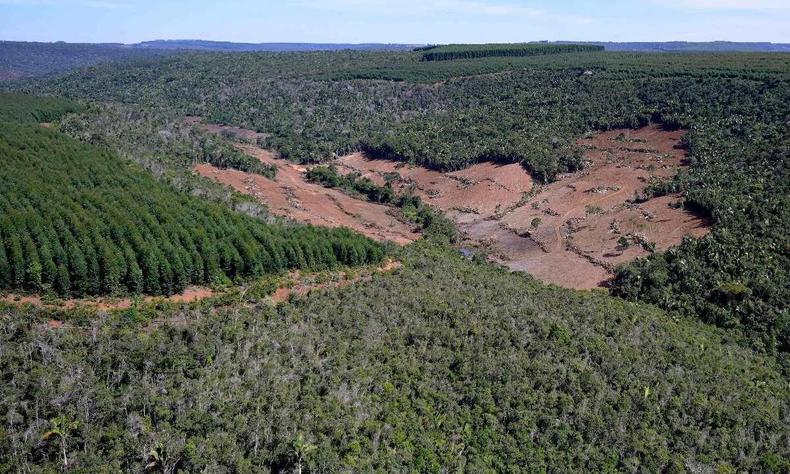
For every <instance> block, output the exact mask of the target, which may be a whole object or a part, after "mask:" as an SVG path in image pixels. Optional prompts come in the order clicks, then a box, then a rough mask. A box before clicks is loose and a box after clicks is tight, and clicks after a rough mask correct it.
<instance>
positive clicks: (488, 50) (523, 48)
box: [417, 44, 603, 61]
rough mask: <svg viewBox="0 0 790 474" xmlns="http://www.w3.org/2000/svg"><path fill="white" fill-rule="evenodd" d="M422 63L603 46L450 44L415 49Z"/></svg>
mask: <svg viewBox="0 0 790 474" xmlns="http://www.w3.org/2000/svg"><path fill="white" fill-rule="evenodd" d="M417 51H422V52H423V54H422V57H421V59H422V60H423V61H449V60H454V59H476V58H491V57H517V56H541V55H546V54H563V53H582V52H591V51H603V46H594V45H582V44H451V45H445V46H430V47H426V48H417Z"/></svg>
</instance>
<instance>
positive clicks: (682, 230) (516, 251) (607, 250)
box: [339, 126, 708, 288]
mask: <svg viewBox="0 0 790 474" xmlns="http://www.w3.org/2000/svg"><path fill="white" fill-rule="evenodd" d="M683 134H684V132H683V131H666V130H663V129H662V128H660V127H659V126H650V127H645V128H642V129H638V130H628V129H626V130H614V131H609V132H605V133H600V134H596V135H594V136H591V137H590V138H585V139H582V140H580V141H579V145H581V146H582V147H584V148H585V150H586V152H585V159H586V160H587V161H588V164H587V166H586V167H585V168H584V169H583V170H582V171H580V172H576V173H571V174H566V175H562V176H560V177H559V179H558V180H556V181H555V182H552V183H550V184H547V185H539V184H536V183H535V182H533V180H532V179H531V178H530V177H529V174H528V173H527V172H526V171H524V169H523V168H522V167H521V166H519V165H518V164H509V165H497V164H494V163H480V164H477V165H474V166H472V167H470V168H467V169H465V170H462V171H458V172H454V173H446V174H445V173H440V172H437V171H431V170H427V169H424V168H421V167H415V166H410V165H404V164H403V163H399V162H391V161H384V160H371V159H367V158H366V157H364V156H363V155H361V154H354V155H350V156H347V157H344V158H342V159H340V160H339V164H340V165H341V167H342V168H341V169H345V170H346V171H347V172H351V171H355V172H359V173H362V174H363V175H364V176H370V177H371V179H373V177H375V176H379V177H382V176H384V175H386V174H388V173H397V174H398V176H399V181H398V182H399V185H400V186H401V188H404V189H405V188H408V187H413V189H414V190H415V191H416V192H417V193H418V194H419V195H420V197H422V198H423V199H424V200H425V201H426V202H428V203H429V204H431V205H432V206H435V207H437V208H439V209H441V210H442V211H444V212H445V213H447V215H448V216H450V217H451V218H452V219H453V220H455V222H456V223H457V225H458V227H459V228H460V229H461V230H462V231H464V232H465V233H466V238H467V240H468V242H469V243H471V244H473V245H475V246H478V247H483V248H485V249H486V250H488V251H489V252H490V254H491V255H492V257H493V259H494V260H496V261H499V262H500V263H502V264H504V265H506V266H508V267H509V268H511V269H513V270H518V271H526V272H528V273H530V274H532V275H533V276H536V277H537V278H539V279H541V280H544V281H546V282H550V283H555V284H557V285H560V286H566V287H570V288H595V287H598V286H601V285H602V284H605V282H606V281H608V280H609V279H610V278H611V277H612V271H613V269H614V267H615V266H616V265H618V264H621V263H624V262H628V261H631V260H634V259H636V258H637V257H641V256H644V255H647V254H649V253H651V252H653V251H655V250H666V249H667V248H669V247H671V246H673V245H677V244H679V243H680V242H681V240H682V239H683V237H684V236H686V235H691V236H695V237H700V236H703V235H705V233H706V232H707V228H708V223H707V222H706V220H705V219H704V218H702V217H700V216H698V215H696V214H694V213H693V212H691V211H689V210H686V209H683V208H682V206H680V205H679V204H680V203H679V201H680V197H679V196H676V195H668V196H663V197H658V198H653V199H647V200H645V201H644V202H640V200H639V199H635V197H636V196H639V195H641V193H642V192H643V191H644V190H645V188H646V187H647V186H648V184H650V183H651V180H666V179H670V178H672V177H673V176H674V175H675V174H676V173H677V172H678V170H679V169H680V168H681V167H683V166H685V151H684V150H683V149H682V148H680V147H679V142H680V139H681V138H682V136H683Z"/></svg>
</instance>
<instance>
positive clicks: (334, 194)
mask: <svg viewBox="0 0 790 474" xmlns="http://www.w3.org/2000/svg"><path fill="white" fill-rule="evenodd" d="M236 146H237V147H238V148H239V149H240V150H242V151H244V152H245V153H247V154H249V155H250V156H253V157H255V158H257V159H259V160H260V161H261V162H263V163H267V164H271V165H273V166H275V167H276V168H277V177H276V180H270V179H268V178H266V177H264V176H261V175H258V174H254V173H245V172H242V171H237V170H233V169H220V168H217V167H214V166H212V165H209V164H201V165H197V166H195V168H194V169H195V171H196V172H197V173H199V174H200V175H202V176H205V177H208V178H211V179H214V180H216V181H218V182H220V183H223V184H225V185H228V186H231V187H232V188H234V189H235V190H236V191H239V192H241V193H244V194H248V195H251V196H254V197H256V198H257V199H258V200H259V201H260V202H261V203H263V204H265V205H266V206H267V207H268V208H269V210H270V212H272V214H275V215H278V216H282V217H288V218H290V219H293V220H295V221H298V222H304V223H308V224H313V225H321V226H327V227H348V228H351V229H353V230H356V231H358V232H360V233H362V234H365V235H367V236H368V237H371V238H373V239H376V240H382V241H384V240H389V241H392V242H395V243H397V244H400V245H405V244H407V243H409V242H411V241H414V240H416V239H417V238H418V237H419V235H418V234H417V233H416V232H415V230H414V229H413V226H411V225H410V224H407V223H404V222H401V221H400V220H398V219H397V218H395V217H394V216H393V215H392V208H391V207H389V206H385V205H381V204H376V203H371V202H367V201H363V200H360V199H355V198H353V197H351V196H349V195H347V194H345V193H344V192H342V191H340V190H337V189H329V188H325V187H323V186H321V185H319V184H315V183H311V182H309V181H307V180H306V179H305V177H304V171H305V170H306V168H305V167H303V166H299V165H296V164H294V163H291V162H288V161H286V160H282V159H278V158H277V157H276V155H275V154H273V153H272V152H269V151H267V150H264V149H262V148H260V147H258V146H257V145H253V144H245V143H238V144H236Z"/></svg>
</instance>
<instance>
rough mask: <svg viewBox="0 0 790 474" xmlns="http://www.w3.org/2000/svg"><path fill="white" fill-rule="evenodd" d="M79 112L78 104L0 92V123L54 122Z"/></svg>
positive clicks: (80, 108)
mask: <svg viewBox="0 0 790 474" xmlns="http://www.w3.org/2000/svg"><path fill="white" fill-rule="evenodd" d="M80 110H82V107H81V106H80V105H79V104H78V103H76V102H74V101H72V100H68V99H64V98H60V97H39V96H34V95H28V94H15V93H9V92H0V123H2V122H18V123H44V122H54V121H56V120H58V119H60V117H62V116H64V115H66V114H67V113H73V112H79V111H80Z"/></svg>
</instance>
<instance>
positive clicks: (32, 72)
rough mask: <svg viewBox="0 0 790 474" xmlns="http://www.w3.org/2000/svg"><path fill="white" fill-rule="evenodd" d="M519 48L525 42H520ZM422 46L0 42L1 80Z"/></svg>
mask: <svg viewBox="0 0 790 474" xmlns="http://www.w3.org/2000/svg"><path fill="white" fill-rule="evenodd" d="M522 44H523V43H522ZM531 44H583V45H592V46H603V47H604V48H605V49H606V50H607V51H645V52H684V51H688V52H691V51H701V52H725V51H743V52H790V44H778V43H735V42H728V41H714V42H707V43H689V42H683V41H674V42H668V43H655V42H632V43H610V42H591V41H588V42H570V41H557V42H552V43H548V42H545V41H544V42H533V43H531ZM421 46H424V45H417V44H384V43H360V44H351V43H234V42H230V41H206V40H154V41H144V42H141V43H135V44H121V43H64V42H56V43H34V42H18V41H0V82H3V81H12V80H17V79H25V78H30V77H39V76H45V75H49V74H56V73H60V72H64V71H68V70H71V69H76V68H80V67H87V66H93V65H95V64H100V63H106V62H112V61H125V60H134V59H142V58H150V57H156V56H166V55H174V54H181V53H185V52H189V51H215V52H253V51H262V52H264V51H265V52H297V51H338V50H355V51H411V50H414V49H416V48H420V47H421Z"/></svg>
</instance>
